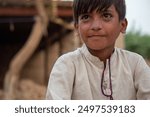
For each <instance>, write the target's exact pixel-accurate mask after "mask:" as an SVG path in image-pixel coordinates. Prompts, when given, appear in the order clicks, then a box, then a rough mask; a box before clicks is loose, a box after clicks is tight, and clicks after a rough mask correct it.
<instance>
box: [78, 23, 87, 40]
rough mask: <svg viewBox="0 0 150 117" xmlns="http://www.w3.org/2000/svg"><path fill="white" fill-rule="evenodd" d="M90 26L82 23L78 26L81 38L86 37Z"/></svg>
mask: <svg viewBox="0 0 150 117" xmlns="http://www.w3.org/2000/svg"><path fill="white" fill-rule="evenodd" d="M87 31H88V27H87V26H85V25H80V26H79V27H78V34H79V36H80V37H81V38H84V37H85V36H86V35H87Z"/></svg>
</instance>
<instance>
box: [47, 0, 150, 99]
mask: <svg viewBox="0 0 150 117" xmlns="http://www.w3.org/2000/svg"><path fill="white" fill-rule="evenodd" d="M73 8H74V21H75V29H76V31H77V33H78V36H79V38H80V39H82V40H83V42H84V44H83V46H82V47H81V48H79V49H77V50H75V51H74V52H70V53H67V54H64V55H63V56H61V57H60V58H59V59H58V60H57V61H56V63H55V65H54V67H53V69H52V72H51V75H50V79H49V84H48V89H47V95H46V98H47V99H69V100H70V99H75V100H86V99H88V100H99V99H100V100H107V99H114V100H119V99H121V100H131V99H134V100H135V99H150V68H149V67H148V65H147V64H146V63H145V61H144V59H143V58H142V57H141V56H140V55H138V54H136V53H133V52H129V51H126V50H122V49H119V48H116V47H114V45H115V41H116V39H117V37H118V35H119V33H120V32H121V33H124V32H125V31H126V27H127V20H126V18H125V13H126V6H125V0H74V3H73Z"/></svg>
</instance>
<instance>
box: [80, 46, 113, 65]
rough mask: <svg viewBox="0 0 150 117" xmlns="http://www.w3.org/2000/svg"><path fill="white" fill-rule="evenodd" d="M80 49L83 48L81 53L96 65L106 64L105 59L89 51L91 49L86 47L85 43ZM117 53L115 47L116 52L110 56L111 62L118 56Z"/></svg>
mask: <svg viewBox="0 0 150 117" xmlns="http://www.w3.org/2000/svg"><path fill="white" fill-rule="evenodd" d="M80 50H81V53H82V54H83V56H84V57H85V58H86V59H88V60H90V61H91V62H92V63H94V64H95V65H96V64H99V65H100V66H104V63H103V61H101V60H100V59H99V58H98V57H96V56H94V55H92V54H91V53H90V52H89V50H88V48H87V47H86V45H85V44H83V46H82V47H81V49H80ZM115 55H116V48H114V52H113V53H112V55H111V57H110V61H111V63H112V62H114V60H115V57H116V56H115ZM107 61H108V60H107Z"/></svg>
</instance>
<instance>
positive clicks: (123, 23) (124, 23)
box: [120, 18, 128, 33]
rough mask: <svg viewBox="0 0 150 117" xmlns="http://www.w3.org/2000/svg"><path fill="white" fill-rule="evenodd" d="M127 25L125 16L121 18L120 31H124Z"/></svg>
mask: <svg viewBox="0 0 150 117" xmlns="http://www.w3.org/2000/svg"><path fill="white" fill-rule="evenodd" d="M127 25H128V21H127V19H126V18H125V19H123V20H121V30H120V32H122V33H125V32H126V29H127Z"/></svg>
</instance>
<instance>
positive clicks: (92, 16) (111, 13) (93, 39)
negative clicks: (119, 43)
mask: <svg viewBox="0 0 150 117" xmlns="http://www.w3.org/2000/svg"><path fill="white" fill-rule="evenodd" d="M126 26H127V21H126V19H124V20H121V21H119V16H118V13H117V11H116V9H115V7H114V5H112V6H110V7H109V8H108V9H107V10H105V11H101V12H97V11H96V10H95V11H93V12H91V13H86V14H82V15H80V16H79V20H78V24H75V28H76V30H77V32H78V34H79V37H80V38H81V39H82V40H83V41H84V43H85V44H86V46H87V47H88V48H89V49H91V50H102V49H109V48H110V49H112V48H114V44H115V41H116V39H117V37H118V35H119V34H120V32H125V30H126Z"/></svg>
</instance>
